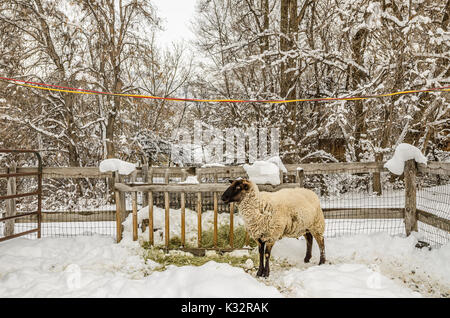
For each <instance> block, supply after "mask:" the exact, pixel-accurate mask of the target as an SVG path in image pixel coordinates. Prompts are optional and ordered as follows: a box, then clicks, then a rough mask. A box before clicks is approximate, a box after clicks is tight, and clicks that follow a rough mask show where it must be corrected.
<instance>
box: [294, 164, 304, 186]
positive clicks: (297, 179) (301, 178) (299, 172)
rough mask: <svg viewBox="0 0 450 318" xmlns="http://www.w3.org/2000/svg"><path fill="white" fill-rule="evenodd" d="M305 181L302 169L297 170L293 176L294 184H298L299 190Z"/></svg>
mask: <svg viewBox="0 0 450 318" xmlns="http://www.w3.org/2000/svg"><path fill="white" fill-rule="evenodd" d="M304 181H305V171H304V170H303V168H297V174H296V175H295V182H296V183H298V186H299V187H300V188H303V186H304Z"/></svg>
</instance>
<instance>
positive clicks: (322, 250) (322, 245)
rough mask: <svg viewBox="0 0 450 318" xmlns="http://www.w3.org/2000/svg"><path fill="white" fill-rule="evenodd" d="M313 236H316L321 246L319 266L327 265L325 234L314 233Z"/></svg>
mask: <svg viewBox="0 0 450 318" xmlns="http://www.w3.org/2000/svg"><path fill="white" fill-rule="evenodd" d="M312 235H313V236H314V238H315V239H316V241H317V244H318V245H319V249H320V260H319V265H322V264H323V263H325V242H324V239H323V234H318V233H312Z"/></svg>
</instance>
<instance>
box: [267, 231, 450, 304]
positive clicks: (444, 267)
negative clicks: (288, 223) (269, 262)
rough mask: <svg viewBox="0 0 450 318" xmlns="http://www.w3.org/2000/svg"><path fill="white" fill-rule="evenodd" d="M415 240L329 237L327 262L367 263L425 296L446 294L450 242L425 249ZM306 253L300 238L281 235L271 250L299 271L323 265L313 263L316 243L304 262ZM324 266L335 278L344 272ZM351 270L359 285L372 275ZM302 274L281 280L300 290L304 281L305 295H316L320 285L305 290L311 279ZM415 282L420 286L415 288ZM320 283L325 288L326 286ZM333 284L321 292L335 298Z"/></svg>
mask: <svg viewBox="0 0 450 318" xmlns="http://www.w3.org/2000/svg"><path fill="white" fill-rule="evenodd" d="M416 243H417V237H416V236H415V235H410V236H409V237H400V236H391V235H389V234H388V233H373V234H359V235H352V236H343V237H339V238H329V239H326V240H325V246H326V254H327V263H332V264H355V263H358V264H363V265H367V266H369V268H370V269H371V270H375V271H376V272H379V273H380V274H382V275H383V276H387V277H389V278H395V282H396V283H398V284H400V285H403V286H404V285H407V286H408V287H409V288H410V289H412V290H420V291H421V293H423V294H425V295H426V294H427V293H430V290H433V291H432V292H433V293H435V295H436V294H437V295H439V294H441V295H442V294H446V293H448V290H450V266H448V264H449V262H450V243H447V244H446V245H444V246H441V247H440V248H438V249H432V250H428V249H425V248H423V249H418V248H416V247H415V245H416ZM305 254H306V242H305V240H304V239H303V238H302V239H295V238H283V239H281V240H280V241H278V242H277V243H276V244H275V245H274V247H273V249H272V256H273V257H274V258H275V259H279V260H284V261H286V262H288V263H289V264H292V265H295V267H296V268H297V269H298V270H300V269H302V270H305V268H313V267H319V268H321V267H322V266H324V265H321V266H316V265H317V263H318V262H319V254H320V252H319V248H318V246H317V244H315V243H314V244H313V249H312V259H311V262H310V263H308V264H305V263H304V262H303V257H304V256H305ZM324 268H327V269H329V270H330V272H334V273H335V274H336V276H335V279H340V278H339V275H340V274H339V275H338V273H339V272H341V271H343V268H339V267H330V266H326V267H324ZM344 269H345V267H344ZM353 270H354V274H355V278H356V279H358V280H359V282H355V284H359V286H360V287H361V283H362V282H363V280H364V279H366V278H369V277H372V278H373V276H372V274H371V273H369V272H367V273H364V270H365V269H363V268H360V269H358V268H356V267H355V268H353V269H352V271H353ZM313 273H318V272H313ZM287 274H289V272H286V275H287ZM363 274H364V275H363ZM305 275H306V276H302V275H300V274H295V275H294V276H295V279H294V278H292V277H291V278H290V279H291V280H292V281H284V283H285V284H287V285H289V286H290V287H291V288H293V289H294V291H295V289H296V288H295V286H297V287H298V289H300V287H299V286H300V282H303V287H304V288H305V289H306V293H307V294H305V296H308V297H316V296H315V295H317V293H318V289H317V288H319V287H318V286H316V287H311V288H312V290H308V285H309V279H310V276H308V275H310V274H305ZM311 275H312V274H311ZM342 275H343V274H342ZM318 276H320V275H318ZM358 277H359V278H358ZM364 277H366V278H364ZM317 279H318V280H319V281H321V282H322V281H323V283H324V284H326V282H325V278H320V277H317ZM380 280H381V282H380V284H381V287H382V288H389V285H388V284H387V283H386V282H385V280H384V278H380ZM340 284H344V282H340ZM294 285H295V286H294ZM416 285H417V286H419V288H418V289H417V286H416ZM323 286H324V288H325V287H326V286H327V285H323ZM283 287H285V286H283ZM335 287H336V286H328V287H326V289H328V292H327V291H326V290H324V293H328V295H329V297H335V296H333V295H335V294H334V291H336V289H335ZM342 287H343V288H344V287H345V286H344V285H342ZM347 287H350V285H347ZM363 287H364V286H363ZM367 287H370V286H367ZM286 288H287V287H286ZM389 289H390V290H391V291H392V292H394V291H396V290H397V291H398V288H395V287H394V286H393V285H392V289H391V288H389ZM343 290H344V289H343ZM345 290H346V291H347V292H348V294H347V295H348V296H345V295H344V294H342V297H353V295H351V293H352V290H349V289H348V288H345ZM303 292H305V291H301V290H299V291H298V293H297V297H298V296H301V295H302V293H303ZM347 292H346V293H347ZM374 292H376V291H369V293H368V294H364V295H365V296H364V297H366V296H367V295H370V294H372V293H374ZM386 294H389V293H386ZM383 295H384V293H383ZM381 296H382V294H379V295H374V297H381ZM391 296H393V295H391ZM388 297H389V296H388ZM396 297H397V296H396ZM398 297H404V293H399V294H398Z"/></svg>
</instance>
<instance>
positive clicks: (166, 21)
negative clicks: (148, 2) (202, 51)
mask: <svg viewBox="0 0 450 318" xmlns="http://www.w3.org/2000/svg"><path fill="white" fill-rule="evenodd" d="M196 2H197V0H152V3H153V4H154V5H155V6H156V8H157V10H158V13H157V14H158V16H159V17H160V18H161V19H162V26H163V27H164V29H165V31H163V32H160V33H159V34H158V35H157V41H158V43H159V44H160V45H163V46H167V45H169V44H170V43H171V42H178V41H183V40H185V41H189V40H192V39H193V38H194V35H193V34H192V32H191V30H190V24H189V21H190V20H191V19H192V18H193V17H194V11H195V4H196Z"/></svg>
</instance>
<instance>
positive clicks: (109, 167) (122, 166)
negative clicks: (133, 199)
mask: <svg viewBox="0 0 450 318" xmlns="http://www.w3.org/2000/svg"><path fill="white" fill-rule="evenodd" d="M99 169H100V172H109V171H114V172H115V171H117V172H119V174H124V175H129V174H130V173H132V172H133V171H134V170H136V165H135V164H134V163H130V162H126V161H123V160H120V159H115V158H111V159H105V160H103V161H102V162H100V165H99Z"/></svg>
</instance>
